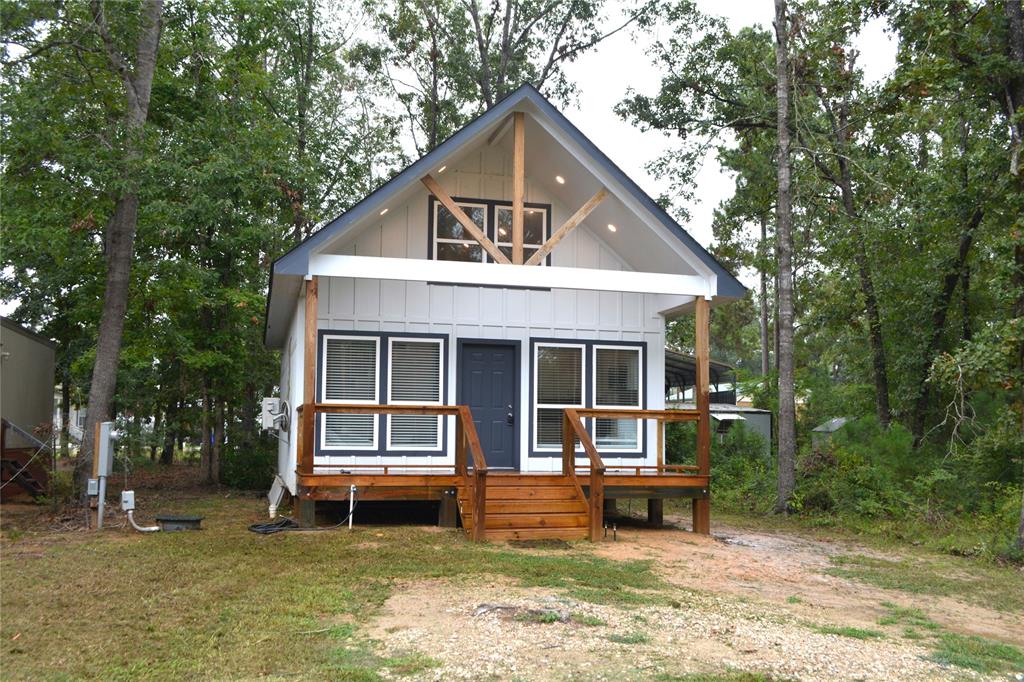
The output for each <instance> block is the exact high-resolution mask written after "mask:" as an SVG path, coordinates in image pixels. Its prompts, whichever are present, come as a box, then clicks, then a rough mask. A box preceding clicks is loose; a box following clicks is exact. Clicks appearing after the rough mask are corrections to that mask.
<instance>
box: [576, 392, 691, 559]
mask: <svg viewBox="0 0 1024 682" xmlns="http://www.w3.org/2000/svg"><path fill="white" fill-rule="evenodd" d="M587 418H597V419H638V420H647V419H655V420H657V422H658V445H657V448H658V463H657V464H656V465H653V466H652V465H639V466H628V465H627V466H616V467H614V469H615V470H624V471H635V472H636V475H637V476H640V475H641V471H654V472H655V473H661V472H663V471H680V472H683V471H685V472H691V473H697V474H698V475H701V476H709V475H710V474H711V462H710V458H709V457H708V456H707V454H706V452H704V448H701V447H700V444H699V443H698V447H697V464H696V465H688V464H665V462H664V447H663V445H664V430H665V424H666V423H670V422H698V423H699V422H700V420H701V412H700V410H615V409H601V408H567V409H566V410H565V412H564V415H563V417H562V473H563V474H564V475H566V476H571V477H572V480H573V482H574V483H575V484H576V486H577V488H578V489H580V490H581V491H582V487H581V486H580V483H579V480H578V479H577V477H576V441H577V440H579V442H580V444H581V445H582V446H583V451H584V452H585V453H586V455H587V458H588V459H589V460H590V463H589V469H590V498H589V500H588V514H589V518H590V539H591V540H597V539H598V538H599V537H600V535H601V522H602V520H603V517H604V477H605V474H606V473H607V470H608V467H607V466H606V465H605V463H604V460H602V459H601V455H600V453H598V451H597V447H595V445H594V442H593V440H592V439H591V438H590V433H589V432H588V431H587V429H586V427H584V425H583V419H587ZM581 494H582V492H581ZM694 502H695V504H694V530H695V531H696V532H699V533H705V534H707V533H709V532H710V528H707V527H706V526H707V525H708V519H709V517H708V512H707V509H706V501H705V500H701V501H697V500H695V501H694ZM698 503H699V505H700V510H699V511H698Z"/></svg>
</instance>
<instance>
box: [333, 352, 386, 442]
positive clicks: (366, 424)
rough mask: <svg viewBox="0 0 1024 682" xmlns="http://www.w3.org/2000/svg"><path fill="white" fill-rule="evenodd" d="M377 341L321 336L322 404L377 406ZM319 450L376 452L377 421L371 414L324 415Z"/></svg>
mask: <svg viewBox="0 0 1024 682" xmlns="http://www.w3.org/2000/svg"><path fill="white" fill-rule="evenodd" d="M379 346H380V340H379V339H376V338H372V337H371V338H367V337H352V336H325V337H324V343H323V358H322V360H323V364H322V367H323V369H322V373H323V376H322V382H323V383H322V385H323V401H324V402H325V403H363V404H373V403H376V402H378V381H377V377H378V372H377V356H378V348H379ZM323 420H324V421H323V430H322V431H321V433H322V436H321V447H323V448H344V449H348V450H376V449H377V417H376V415H372V414H325V415H323Z"/></svg>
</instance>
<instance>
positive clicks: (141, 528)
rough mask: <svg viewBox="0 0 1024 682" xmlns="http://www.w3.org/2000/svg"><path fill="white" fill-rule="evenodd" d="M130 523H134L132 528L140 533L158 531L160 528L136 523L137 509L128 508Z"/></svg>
mask: <svg viewBox="0 0 1024 682" xmlns="http://www.w3.org/2000/svg"><path fill="white" fill-rule="evenodd" d="M128 523H130V524H132V528H134V529H135V530H137V531H139V532H140V533H156V532H158V531H159V530H160V526H140V525H139V524H137V523H135V511H134V510H131V509H129V510H128Z"/></svg>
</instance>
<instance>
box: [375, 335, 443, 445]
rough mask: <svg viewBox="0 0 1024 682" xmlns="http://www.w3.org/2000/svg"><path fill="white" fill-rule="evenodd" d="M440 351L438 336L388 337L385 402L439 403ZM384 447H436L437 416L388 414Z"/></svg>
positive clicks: (437, 438) (440, 402)
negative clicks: (423, 337)
mask: <svg viewBox="0 0 1024 682" xmlns="http://www.w3.org/2000/svg"><path fill="white" fill-rule="evenodd" d="M442 352H443V345H442V343H441V339H416V338H399V337H392V338H390V339H388V403H389V404H392V405H403V404H406V405H440V404H442V402H443V396H442V390H443V386H444V375H443V371H444V370H443V367H444V362H443V359H442ZM388 449H391V450H440V449H441V417H437V416H429V415H428V416H420V415H389V416H388Z"/></svg>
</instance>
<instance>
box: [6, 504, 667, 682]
mask: <svg viewBox="0 0 1024 682" xmlns="http://www.w3.org/2000/svg"><path fill="white" fill-rule="evenodd" d="M181 497H183V498H185V499H179V500H177V501H174V500H171V499H166V500H163V501H157V500H156V493H152V494H150V495H149V496H148V498H147V499H146V502H147V503H148V504H147V510H143V511H140V515H141V516H142V520H143V521H146V520H147V519H148V518H149V516H150V514H151V513H152V512H151V511H148V510H149V509H159V510H160V511H161V512H164V513H190V514H201V515H204V516H205V517H206V520H205V521H204V526H205V530H203V531H200V532H183V533H155V534H152V535H140V534H135V533H131V532H129V531H126V530H116V529H111V530H106V531H103V532H102V533H95V532H93V533H73V534H62V535H54V534H45V533H43V534H40V533H35V532H26V533H23V534H21V535H20V536H18V537H17V539H16V540H11V539H10V536H11V534H10V533H7V532H5V533H4V538H3V540H2V541H0V542H2V545H0V593H2V595H3V604H2V607H3V619H2V621H0V660H2V665H3V669H4V679H11V680H28V679H32V680H36V679H55V678H62V679H81V678H85V677H90V678H93V679H106V680H128V679H135V678H138V677H146V678H149V679H181V678H205V679H211V678H212V679H225V678H255V677H263V676H269V677H275V676H281V677H290V678H295V679H302V678H324V677H330V678H339V679H367V680H371V679H376V678H377V676H378V671H381V670H390V671H391V672H392V673H394V674H396V675H397V674H409V675H415V674H417V673H416V672H415V671H422V670H424V669H425V668H426V667H431V666H432V665H433V663H432V662H431V661H430V660H429V659H426V658H425V657H419V656H416V655H410V656H408V657H400V658H397V659H390V658H381V657H379V656H377V655H376V654H375V653H374V649H373V645H372V643H370V642H368V641H366V640H365V639H364V636H363V635H362V634H361V629H360V626H361V625H362V624H363V623H365V622H366V621H367V620H368V619H370V618H371V617H372V616H373V614H374V613H375V612H376V611H377V610H378V609H379V607H380V606H381V605H382V604H383V603H384V602H385V600H386V599H387V598H388V597H389V596H390V595H391V594H392V592H393V591H394V590H395V589H396V585H400V584H401V583H403V582H407V581H410V580H427V579H450V580H452V581H453V582H455V583H458V584H467V583H469V584H472V583H473V582H479V583H483V584H489V583H495V582H501V581H511V582H512V583H513V584H516V585H520V586H525V587H544V588H550V589H553V590H556V591H558V592H560V593H562V594H564V595H567V596H570V597H572V598H573V599H576V600H579V601H586V602H595V603H601V604H616V605H632V604H646V603H662V604H664V603H667V601H668V600H669V598H668V596H667V592H668V586H667V585H666V584H664V583H663V582H662V581H661V579H660V578H658V577H657V576H656V575H655V574H654V573H653V572H652V570H651V569H652V565H651V562H648V561H613V560H608V559H602V558H599V557H596V556H594V554H593V553H592V548H591V547H590V546H588V545H586V544H583V543H580V544H578V545H573V546H572V547H570V548H568V549H564V548H562V549H558V550H557V551H554V550H543V549H537V550H531V551H523V550H511V549H508V548H500V547H496V546H492V545H478V544H474V543H471V542H469V541H467V540H466V538H465V536H464V535H463V534H462V533H460V532H458V531H454V530H452V531H433V530H430V531H426V530H424V529H421V528H413V527H379V528H358V527H357V529H356V530H355V531H353V532H348V531H347V530H341V531H337V532H323V533H282V534H279V535H274V536H260V535H256V534H253V533H249V532H248V531H247V530H246V526H247V525H248V524H249V523H252V522H254V521H258V520H263V518H262V517H263V513H264V509H265V507H264V504H263V502H262V501H260V500H259V499H256V498H253V497H251V496H247V497H237V496H229V497H228V498H225V497H223V496H220V495H204V496H195V495H193V496H191V498H190V499H189V498H187V497H186V496H181ZM5 530H6V529H5ZM15 535H17V534H15ZM97 633H101V636H98V635H97ZM402 671H406V672H404V673H403V672H402Z"/></svg>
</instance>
